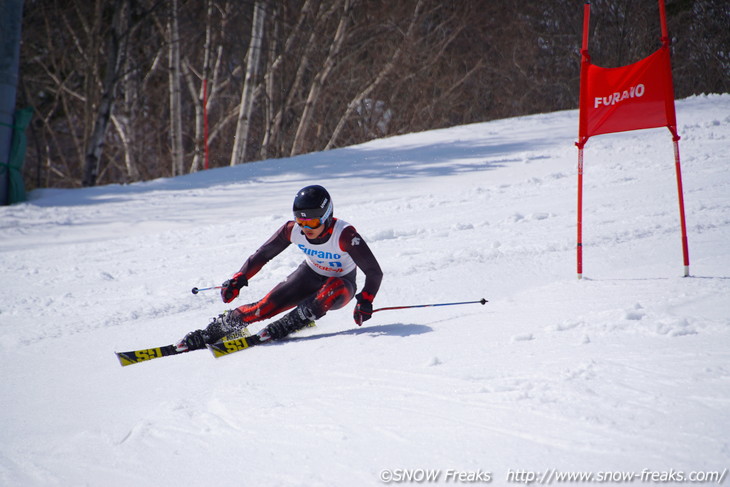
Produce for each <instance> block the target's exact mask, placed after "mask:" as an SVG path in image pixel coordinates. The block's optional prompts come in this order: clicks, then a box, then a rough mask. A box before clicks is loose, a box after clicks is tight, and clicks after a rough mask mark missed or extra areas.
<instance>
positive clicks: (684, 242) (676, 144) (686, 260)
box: [670, 128, 689, 277]
mask: <svg viewBox="0 0 730 487" xmlns="http://www.w3.org/2000/svg"><path fill="white" fill-rule="evenodd" d="M670 130H672V129H671V128H670ZM672 140H673V142H674V168H675V170H676V172H677V193H679V225H680V228H681V230H682V258H683V261H684V277H689V243H688V241H687V222H686V220H685V217H684V190H683V189H682V169H681V167H680V163H679V135H677V132H676V130H672Z"/></svg>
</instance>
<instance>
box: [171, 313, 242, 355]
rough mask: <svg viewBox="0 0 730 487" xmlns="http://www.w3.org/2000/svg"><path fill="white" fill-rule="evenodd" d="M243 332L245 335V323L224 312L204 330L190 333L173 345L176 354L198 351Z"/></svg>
mask: <svg viewBox="0 0 730 487" xmlns="http://www.w3.org/2000/svg"><path fill="white" fill-rule="evenodd" d="M241 330H243V334H246V333H245V332H246V331H247V330H246V323H244V322H243V321H241V319H240V318H239V316H238V314H237V313H233V312H232V310H228V311H224V312H223V313H222V314H220V315H218V316H217V317H216V318H213V320H212V321H211V322H210V324H208V326H207V327H206V328H205V329H204V330H195V331H191V332H190V333H188V334H187V335H185V336H184V337H183V338H182V340H180V341H179V342H178V343H176V344H175V350H177V351H178V352H187V351H190V350H199V349H201V348H205V346H206V345H208V344H210V343H215V342H217V341H218V340H220V339H221V338H223V337H224V336H226V335H229V334H231V333H233V332H239V331H241Z"/></svg>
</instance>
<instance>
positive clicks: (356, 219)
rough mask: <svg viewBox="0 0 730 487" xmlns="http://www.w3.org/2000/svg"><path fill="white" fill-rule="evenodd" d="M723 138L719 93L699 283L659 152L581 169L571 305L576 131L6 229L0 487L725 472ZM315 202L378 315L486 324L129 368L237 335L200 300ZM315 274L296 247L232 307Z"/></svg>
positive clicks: (0, 238)
mask: <svg viewBox="0 0 730 487" xmlns="http://www.w3.org/2000/svg"><path fill="white" fill-rule="evenodd" d="M728 114H730V95H710V96H699V97H693V98H690V99H686V100H680V101H678V102H677V117H678V121H679V133H680V135H681V136H682V139H681V141H680V152H681V156H682V170H683V182H684V196H685V205H686V212H687V226H688V236H689V248H690V259H691V266H690V269H691V273H692V277H690V278H682V277H680V276H681V275H682V266H681V263H682V262H681V259H682V256H681V245H680V235H679V221H678V211H677V193H676V180H675V174H674V158H673V151H672V146H671V136H670V135H669V133H668V132H667V130H666V129H652V130H644V131H638V132H629V133H624V134H614V135H607V136H599V137H594V138H592V139H591V140H590V141H589V143H588V144H587V146H586V152H585V180H584V181H585V195H584V220H583V221H584V234H583V236H584V238H583V241H584V275H585V278H584V279H583V280H581V281H578V280H577V279H576V277H575V233H576V231H575V218H576V203H575V200H576V175H575V167H576V164H577V154H576V152H577V151H576V149H575V147H574V146H573V142H574V140H575V136H576V131H577V111H565V112H557V113H553V114H545V115H535V116H529V117H519V118H514V119H507V120H501V121H494V122H488V123H482V124H474V125H468V126H462V127H455V128H452V129H444V130H437V131H432V132H426V133H421V134H410V135H405V136H399V137H392V138H388V139H383V140H377V141H373V142H370V143H367V144H363V145H360V146H354V147H350V148H344V149H338V150H333V151H329V152H326V153H317V154H308V155H303V156H299V157H296V158H292V159H281V160H276V161H269V162H266V163H253V164H246V165H243V166H239V167H235V168H226V169H215V170H211V171H207V172H203V173H198V174H194V175H189V176H184V177H180V178H175V179H161V180H156V181H151V182H147V183H139V184H133V185H128V186H122V185H111V186H104V187H97V188H89V189H80V190H41V191H35V192H33V193H32V194H31V195H30V196H31V199H30V201H29V202H27V203H23V204H19V205H14V206H11V207H4V208H0V214H1V215H2V218H0V266H1V268H2V269H3V279H2V281H1V282H0V292H1V293H2V296H3V298H2V302H1V304H0V351H1V352H2V355H3V361H2V365H1V366H0V367H2V370H0V377H1V379H0V380H1V381H2V382H1V386H2V390H3V394H2V399H0V410H2V411H3V414H2V416H1V418H2V419H0V424H1V425H2V427H1V428H0V431H1V432H2V433H1V434H2V440H3V441H2V442H0V485H24V486H35V485H37V486H49V485H61V486H66V485H104V486H116V485H119V486H121V485H130V484H135V485H150V486H151V485H156V486H159V485H213V484H216V485H232V486H233V485H235V486H240V485H266V486H268V485H272V486H298V485H307V486H319V485H321V486H331V485H345V484H347V485H356V486H359V485H382V483H381V481H380V478H379V475H380V471H382V470H383V469H419V468H420V469H441V470H444V471H445V470H447V469H455V470H459V471H471V472H474V471H477V470H481V471H488V472H492V477H493V482H492V484H493V485H505V484H507V473H508V471H509V470H518V469H523V470H531V471H545V470H546V469H553V468H554V469H561V470H563V471H586V472H603V471H636V472H641V470H642V469H645V468H647V469H652V470H655V471H656V470H665V471H668V470H669V469H674V470H684V471H686V472H689V471H695V470H717V471H722V470H723V469H724V468H728V467H730V464H728V458H730V440H729V439H728V438H730V333H729V332H730V300H729V299H728V296H730V292H729V291H730V257H729V256H730V246H729V243H728V242H730V164H728V162H730V161H729V160H728V147H729V146H730V115H728ZM312 183H321V184H324V185H325V186H326V187H327V188H328V189H329V190H330V192H331V193H332V195H333V199H334V203H335V214H336V215H337V216H338V217H339V218H342V219H343V220H346V221H350V222H352V223H354V224H355V225H356V227H357V228H358V230H359V231H360V232H361V233H362V234H363V236H364V237H365V238H366V240H367V241H368V243H369V245H370V246H371V247H372V249H373V251H374V253H375V254H376V256H377V257H378V259H379V261H380V263H381V266H382V267H383V269H384V272H385V278H384V280H383V285H382V288H381V291H380V293H379V294H378V297H377V300H376V302H375V307H376V308H377V307H386V306H398V305H408V304H422V303H428V302H451V301H463V300H477V299H480V298H482V297H485V298H487V299H488V300H489V302H488V303H487V304H486V305H485V306H479V305H464V306H453V307H437V308H421V309H411V310H401V311H387V312H383V313H376V314H375V315H374V317H373V319H372V320H370V321H368V322H367V323H365V324H364V325H363V326H362V327H360V328H358V327H357V326H355V325H354V324H353V323H352V319H351V306H348V307H347V308H345V309H344V310H341V311H335V312H331V313H330V314H328V315H327V316H326V317H324V318H322V319H321V320H320V321H319V322H318V325H317V326H316V327H315V328H313V329H308V330H305V331H303V332H300V333H299V334H297V335H295V336H293V337H291V338H289V339H288V340H286V341H285V342H283V343H278V344H271V345H267V346H262V347H256V348H254V349H251V350H247V351H244V352H241V353H238V354H234V355H231V356H229V357H224V358H221V359H219V360H213V359H212V358H211V356H210V354H209V353H208V352H194V353H189V354H185V355H181V356H176V357H169V358H165V359H161V360H155V361H153V362H150V363H143V364H139V365H134V366H131V367H125V368H121V367H119V364H118V362H117V360H116V358H115V357H114V355H113V354H112V352H113V351H115V350H116V351H121V350H131V349H135V348H143V347H149V346H158V345H164V344H168V343H171V342H172V341H174V340H175V339H177V338H180V337H181V336H183V335H184V334H185V333H186V332H187V331H190V330H192V329H195V328H200V327H203V326H205V324H206V323H207V322H208V319H209V318H210V317H212V316H215V315H217V314H218V313H219V312H221V311H222V310H223V309H225V308H226V305H224V304H222V303H221V302H220V299H219V297H218V296H217V294H216V292H215V291H213V292H207V293H200V294H199V295H196V296H193V295H192V294H191V293H190V289H191V288H192V287H193V286H198V287H204V286H214V285H218V284H220V282H221V281H223V280H225V279H226V278H227V277H228V276H230V275H231V274H232V273H233V272H235V271H236V270H237V269H238V268H239V267H240V265H241V264H242V263H243V261H244V260H245V259H246V257H248V255H249V254H250V253H251V252H253V251H254V250H255V249H256V248H257V247H258V246H259V245H261V244H262V243H263V242H264V241H265V240H266V239H267V238H268V237H269V236H270V235H271V234H272V233H273V232H274V231H275V230H276V228H278V227H279V225H281V224H282V223H283V222H284V221H285V220H286V219H288V218H289V212H288V205H290V204H291V199H292V198H293V196H294V194H295V192H296V191H297V190H298V189H299V188H300V187H302V186H305V185H306V184H312ZM300 261H301V255H300V254H298V253H297V251H296V250H295V249H288V250H287V251H285V252H284V253H283V254H282V255H280V256H279V257H277V258H276V259H275V260H274V261H272V262H271V263H269V264H268V265H267V266H266V267H265V268H264V269H263V270H262V271H261V272H260V273H259V274H258V275H257V276H256V277H255V278H254V279H252V281H251V283H250V286H249V287H247V288H244V290H243V291H242V293H241V294H242V296H241V298H239V300H238V301H237V303H239V304H242V303H244V302H246V300H251V301H252V300H255V299H257V298H259V297H261V296H263V295H264V294H265V293H266V292H267V291H268V290H269V289H270V288H271V287H272V286H273V285H275V284H276V283H277V282H279V281H281V280H282V279H284V278H285V277H286V276H287V275H288V274H289V273H290V272H291V271H292V270H293V269H294V267H295V266H296V265H298V263H299V262H300ZM362 279H363V278H362V276H359V280H360V283H362ZM262 326H263V324H262ZM258 327H259V325H252V327H251V328H252V330H253V331H256V330H258Z"/></svg>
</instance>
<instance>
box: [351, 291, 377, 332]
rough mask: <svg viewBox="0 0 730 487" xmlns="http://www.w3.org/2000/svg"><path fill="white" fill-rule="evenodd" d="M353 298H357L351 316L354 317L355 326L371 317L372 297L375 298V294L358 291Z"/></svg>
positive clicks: (360, 324)
mask: <svg viewBox="0 0 730 487" xmlns="http://www.w3.org/2000/svg"><path fill="white" fill-rule="evenodd" d="M355 299H357V304H356V305H355V311H354V312H353V313H352V317H353V318H354V319H355V323H357V326H362V322H363V321H367V320H369V319H370V318H372V317H373V299H375V296H373V295H372V294H370V293H360V294H357V295H356V296H355Z"/></svg>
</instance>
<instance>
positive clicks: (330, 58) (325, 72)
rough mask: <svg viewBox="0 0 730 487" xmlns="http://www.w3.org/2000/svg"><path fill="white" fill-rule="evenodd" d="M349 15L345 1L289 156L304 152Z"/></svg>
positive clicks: (340, 45)
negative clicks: (305, 142)
mask: <svg viewBox="0 0 730 487" xmlns="http://www.w3.org/2000/svg"><path fill="white" fill-rule="evenodd" d="M349 15H350V0H345V3H344V6H343V9H342V14H341V16H340V22H339V25H338V26H337V31H336V32H335V36H334V38H333V39H332V44H330V49H329V52H328V53H327V59H325V61H324V64H323V65H322V69H321V70H320V71H319V72H318V73H317V75H316V76H315V77H314V80H313V81H312V85H311V87H310V89H309V94H308V95H307V101H306V102H305V104H304V111H303V112H302V117H301V119H300V120H299V126H298V127H297V133H296V135H295V136H294V142H293V143H292V148H291V153H290V155H292V156H295V155H297V154H300V153H301V152H302V151H303V150H304V139H305V137H306V135H307V129H309V126H310V124H311V122H312V116H313V114H314V109H315V108H316V105H317V100H318V99H319V95H320V93H321V92H322V87H323V86H324V83H325V82H326V81H327V77H328V76H329V74H330V72H331V71H332V68H333V67H334V65H335V58H336V57H337V55H338V53H339V52H340V48H341V47H342V43H343V41H344V40H345V36H346V32H347V24H348V22H349Z"/></svg>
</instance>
